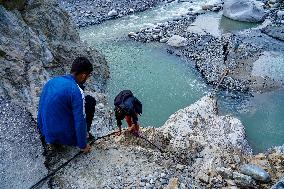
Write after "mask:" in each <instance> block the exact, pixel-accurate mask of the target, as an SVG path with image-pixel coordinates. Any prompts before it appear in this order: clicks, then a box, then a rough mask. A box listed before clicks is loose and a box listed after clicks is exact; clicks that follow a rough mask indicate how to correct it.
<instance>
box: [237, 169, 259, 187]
mask: <svg viewBox="0 0 284 189" xmlns="http://www.w3.org/2000/svg"><path fill="white" fill-rule="evenodd" d="M233 179H234V181H235V183H236V185H237V186H240V187H255V186H256V183H255V181H254V180H253V179H252V177H250V176H248V175H244V174H241V173H238V172H233Z"/></svg>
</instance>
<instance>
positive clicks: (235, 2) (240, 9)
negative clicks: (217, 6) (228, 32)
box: [223, 0, 265, 22]
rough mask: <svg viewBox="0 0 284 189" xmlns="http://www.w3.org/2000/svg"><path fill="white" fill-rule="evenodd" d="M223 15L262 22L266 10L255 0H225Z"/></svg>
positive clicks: (245, 20)
mask: <svg viewBox="0 0 284 189" xmlns="http://www.w3.org/2000/svg"><path fill="white" fill-rule="evenodd" d="M223 15H224V16H226V17H228V18H230V19H232V20H237V21H244V22H261V21H263V20H264V18H265V11H264V9H263V8H262V7H261V6H260V5H259V4H258V2H256V1H254V0H225V1H224V7H223Z"/></svg>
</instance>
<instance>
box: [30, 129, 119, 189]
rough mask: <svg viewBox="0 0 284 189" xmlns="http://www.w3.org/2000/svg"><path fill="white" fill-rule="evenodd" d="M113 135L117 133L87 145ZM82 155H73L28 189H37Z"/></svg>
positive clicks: (79, 153) (93, 141)
mask: <svg viewBox="0 0 284 189" xmlns="http://www.w3.org/2000/svg"><path fill="white" fill-rule="evenodd" d="M115 133H117V132H113V133H110V134H107V135H105V136H102V137H98V138H96V139H93V140H92V141H91V142H90V143H89V144H90V145H91V146H92V145H93V144H94V143H95V141H97V140H99V139H102V138H106V137H109V136H111V135H113V134H115ZM82 153H83V152H82V151H80V152H78V153H77V154H75V155H74V156H73V157H72V158H71V159H69V160H68V161H66V162H65V163H63V164H62V165H60V166H59V167H57V168H56V169H55V170H54V171H52V172H51V173H49V174H48V175H46V176H45V177H43V178H42V179H40V180H39V181H38V182H37V183H35V184H34V185H32V186H31V187H30V189H36V188H38V187H39V186H40V184H41V183H42V182H43V181H45V180H47V179H48V178H50V177H52V176H54V175H55V174H56V173H57V172H58V171H59V170H61V169H62V168H64V167H65V166H66V165H68V164H69V163H70V162H71V161H72V160H74V159H75V158H76V157H78V156H79V155H81V154H82Z"/></svg>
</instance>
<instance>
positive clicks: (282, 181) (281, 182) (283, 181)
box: [271, 178, 284, 189]
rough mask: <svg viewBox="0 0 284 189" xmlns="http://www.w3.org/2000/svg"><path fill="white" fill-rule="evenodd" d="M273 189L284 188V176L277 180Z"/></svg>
mask: <svg viewBox="0 0 284 189" xmlns="http://www.w3.org/2000/svg"><path fill="white" fill-rule="evenodd" d="M271 189H284V178H282V179H280V180H279V181H277V183H276V184H274V185H273V186H272V187H271Z"/></svg>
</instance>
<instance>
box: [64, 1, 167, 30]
mask: <svg viewBox="0 0 284 189" xmlns="http://www.w3.org/2000/svg"><path fill="white" fill-rule="evenodd" d="M163 1H164V0H146V1H142V0H131V1H128V0H115V1H114V0H87V1H76V0H71V1H70V0H60V1H59V2H60V5H61V7H62V8H64V9H65V10H67V11H68V12H69V14H70V15H71V17H72V19H73V20H74V22H75V23H76V25H77V26H78V27H85V26H91V25H95V24H100V23H102V22H103V21H105V20H109V19H115V18H121V17H123V16H125V15H129V14H133V13H136V12H141V11H145V10H147V9H150V8H152V7H154V6H157V5H159V4H160V3H161V2H163Z"/></svg>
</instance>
